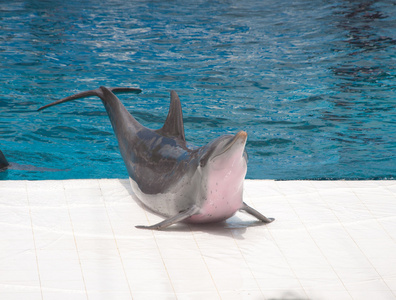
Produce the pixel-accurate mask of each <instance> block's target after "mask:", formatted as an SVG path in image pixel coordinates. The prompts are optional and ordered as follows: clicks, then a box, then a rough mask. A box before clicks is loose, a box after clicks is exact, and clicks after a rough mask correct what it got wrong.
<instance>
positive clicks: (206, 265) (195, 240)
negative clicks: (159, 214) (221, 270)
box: [188, 225, 222, 299]
mask: <svg viewBox="0 0 396 300" xmlns="http://www.w3.org/2000/svg"><path fill="white" fill-rule="evenodd" d="M188 227H189V228H190V232H191V235H192V237H193V239H194V242H195V245H197V248H198V251H199V254H200V257H201V259H202V261H203V263H204V264H205V267H206V270H207V271H208V273H209V276H210V279H211V280H212V282H213V285H214V287H215V289H216V292H217V295H218V296H219V299H222V297H221V294H220V291H219V288H218V287H217V284H216V282H215V280H214V278H213V275H212V273H211V272H210V269H209V266H208V264H207V263H206V260H205V257H204V256H203V255H202V251H201V248H200V247H199V244H198V242H197V239H196V238H195V234H194V232H193V230H192V229H191V226H190V225H188Z"/></svg>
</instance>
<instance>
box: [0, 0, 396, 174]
mask: <svg viewBox="0 0 396 300" xmlns="http://www.w3.org/2000/svg"><path fill="white" fill-rule="evenodd" d="M0 28H1V30H0V41H1V42H0V61H1V63H0V66H1V72H0V84H1V85H0V149H1V150H2V151H3V152H4V154H5V155H6V156H7V158H8V160H9V161H10V162H15V163H19V164H27V165H34V166H39V167H47V168H56V169H63V170H64V171H59V172H32V171H23V170H22V171H21V170H9V171H7V172H2V173H0V178H2V179H68V178H125V177H127V172H126V168H125V167H124V164H123V162H122V159H121V156H120V154H119V151H118V148H117V141H116V139H115V136H114V134H113V131H112V128H111V125H110V122H109V120H108V118H107V115H106V112H105V110H104V108H103V106H102V103H101V101H100V100H99V99H96V98H89V99H85V100H79V101H75V102H69V103H66V104H64V105H60V106H56V107H53V108H50V109H48V110H46V111H43V112H37V108H39V107H40V106H42V105H45V104H48V103H50V102H51V101H54V100H57V99H60V98H63V97H66V96H68V95H71V94H73V93H76V92H79V91H84V90H89V89H93V88H97V87H99V86H100V85H105V86H130V87H139V88H141V89H142V90H143V92H142V93H141V94H140V95H132V94H129V95H120V98H121V100H122V101H123V103H124V104H125V105H126V107H127V108H128V110H129V111H130V112H131V113H132V114H133V115H134V116H135V117H136V118H137V119H138V120H139V121H140V122H141V123H142V124H144V125H145V126H147V127H150V128H159V127H161V126H162V123H163V121H164V119H165V117H166V115H167V109H168V105H169V91H170V90H171V89H174V90H176V91H177V92H178V94H179V96H180V98H181V101H182V105H183V111H184V120H185V130H186V138H187V140H188V141H189V142H191V143H193V144H195V145H199V146H200V145H203V144H205V143H207V142H208V141H209V140H210V139H213V138H215V137H217V136H219V135H222V134H225V133H236V132H237V131H239V130H245V131H247V133H248V143H247V152H248V155H249V163H248V174H247V177H248V178H260V179H264V178H265V179H324V178H326V179H330V178H332V179H339V178H344V179H383V178H387V179H390V178H394V177H395V175H396V150H395V148H396V126H395V125H396V84H395V82H396V81H395V79H396V78H395V77H396V72H395V66H396V56H395V50H396V6H395V3H394V1H378V2H376V1H341V0H338V1H303V0H300V1H299V0H296V1H282V0H281V1H279V0H277V1H275V0H267V1H259V0H244V1H105V2H103V1H94V0H93V1H74V0H72V1H9V2H8V1H7V2H5V1H1V2H0Z"/></svg>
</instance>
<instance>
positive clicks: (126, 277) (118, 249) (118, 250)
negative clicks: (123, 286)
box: [98, 180, 133, 300]
mask: <svg viewBox="0 0 396 300" xmlns="http://www.w3.org/2000/svg"><path fill="white" fill-rule="evenodd" d="M98 185H99V189H100V194H101V195H102V197H103V202H104V206H105V209H106V215H107V219H108V220H109V223H110V227H111V232H112V233H113V238H114V243H115V245H116V248H117V253H118V256H119V258H120V262H121V266H122V271H123V272H124V276H125V279H126V282H127V284H128V289H129V294H130V295H131V299H132V300H133V295H132V289H131V285H130V284H129V280H128V276H127V273H126V270H125V265H124V261H123V259H122V256H121V252H120V248H119V247H118V242H117V238H116V235H115V232H114V228H113V224H112V223H111V219H110V215H109V212H108V210H107V203H106V197H105V196H104V195H103V190H102V185H101V184H100V180H99V182H98Z"/></svg>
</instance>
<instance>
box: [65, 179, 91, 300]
mask: <svg viewBox="0 0 396 300" xmlns="http://www.w3.org/2000/svg"><path fill="white" fill-rule="evenodd" d="M62 190H63V195H64V197H65V201H66V205H67V213H68V215H69V221H70V225H71V229H72V233H73V241H74V246H75V247H76V252H77V257H78V264H79V266H80V272H81V277H82V280H83V284H84V290H85V296H86V297H87V300H88V299H89V297H88V290H87V284H86V282H85V277H84V271H83V267H82V264H81V257H80V251H78V245H77V239H76V235H75V232H74V225H73V220H72V217H71V214H70V205H69V201H68V200H67V195H66V188H65V185H64V184H63V183H62Z"/></svg>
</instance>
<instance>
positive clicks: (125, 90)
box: [38, 87, 142, 110]
mask: <svg viewBox="0 0 396 300" xmlns="http://www.w3.org/2000/svg"><path fill="white" fill-rule="evenodd" d="M108 90H110V91H111V92H113V93H135V94H139V93H140V92H141V91H142V90H141V89H137V88H127V87H112V88H108ZM101 95H102V91H101V89H100V88H98V89H96V90H90V91H85V92H81V93H78V94H74V95H72V96H69V97H66V98H63V99H60V100H58V101H55V102H52V103H50V104H47V105H44V106H42V107H40V108H39V109H38V110H43V109H46V108H48V107H51V106H54V105H57V104H61V103H64V102H68V101H72V100H76V99H81V98H86V97H91V96H97V97H99V98H102V97H101Z"/></svg>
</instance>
